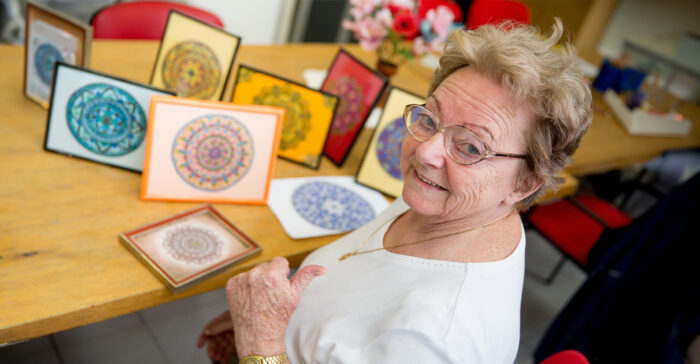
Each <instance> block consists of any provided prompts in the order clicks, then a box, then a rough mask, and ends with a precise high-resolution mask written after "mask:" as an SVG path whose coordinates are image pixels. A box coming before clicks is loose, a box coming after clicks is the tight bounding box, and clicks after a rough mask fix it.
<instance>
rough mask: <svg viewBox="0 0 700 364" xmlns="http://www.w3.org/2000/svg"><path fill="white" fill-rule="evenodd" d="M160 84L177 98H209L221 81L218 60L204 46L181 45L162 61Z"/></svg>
mask: <svg viewBox="0 0 700 364" xmlns="http://www.w3.org/2000/svg"><path fill="white" fill-rule="evenodd" d="M162 71H163V83H164V84H165V87H166V88H167V89H168V90H170V91H174V92H176V93H177V95H178V96H184V97H192V98H197V99H209V98H211V97H212V96H213V95H214V92H216V90H217V88H218V86H219V81H220V79H221V68H220V66H219V60H218V59H217V58H216V55H215V54H214V52H213V51H212V50H211V49H210V48H209V47H207V46H206V45H204V44H202V43H200V42H196V41H185V42H180V43H178V44H176V45H175V46H173V47H172V48H170V50H169V51H168V53H167V54H166V55H165V59H164V60H163V67H162Z"/></svg>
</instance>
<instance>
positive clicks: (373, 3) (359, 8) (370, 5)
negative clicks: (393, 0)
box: [350, 0, 382, 20]
mask: <svg viewBox="0 0 700 364" xmlns="http://www.w3.org/2000/svg"><path fill="white" fill-rule="evenodd" d="M381 2H382V0H350V5H351V6H352V8H351V9H350V14H352V16H353V17H355V19H357V20H360V19H362V18H364V17H365V16H367V15H369V14H370V13H371V12H373V11H374V9H375V8H376V7H377V6H379V5H380V4H381Z"/></svg>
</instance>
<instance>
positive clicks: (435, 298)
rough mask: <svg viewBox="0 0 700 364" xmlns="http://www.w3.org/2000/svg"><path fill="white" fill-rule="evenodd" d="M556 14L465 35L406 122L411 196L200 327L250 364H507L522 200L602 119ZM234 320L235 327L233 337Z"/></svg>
mask: <svg viewBox="0 0 700 364" xmlns="http://www.w3.org/2000/svg"><path fill="white" fill-rule="evenodd" d="M561 34H562V26H561V23H560V22H559V21H558V20H557V21H556V22H555V25H554V27H553V34H552V35H551V36H549V37H548V38H547V37H542V36H541V35H539V34H538V32H537V31H536V30H535V29H533V28H531V27H526V26H513V25H512V24H504V25H501V26H498V27H497V26H483V27H481V28H479V29H478V30H475V31H464V30H456V31H454V32H453V33H452V34H451V35H450V37H449V39H448V42H447V44H446V46H445V50H444V54H443V56H442V57H441V59H440V67H439V68H438V70H437V71H436V73H435V76H434V79H433V81H432V84H431V86H430V90H429V92H428V94H429V96H428V98H427V102H426V104H425V105H408V106H407V107H406V110H405V113H404V120H405V123H406V127H407V128H408V132H409V135H410V136H409V137H407V138H406V140H405V141H404V143H403V147H402V159H401V172H402V175H403V179H404V186H403V193H402V198H401V199H398V200H397V201H396V202H394V203H393V204H392V205H391V206H390V207H389V208H388V209H387V210H385V211H384V212H383V213H382V214H381V215H380V216H378V217H377V218H376V219H375V220H373V221H371V222H370V223H368V224H367V225H365V226H363V227H361V228H359V229H357V230H356V231H354V232H352V233H350V234H348V235H347V236H345V237H343V238H341V239H339V240H338V241H336V242H334V243H332V244H330V245H328V246H325V247H323V248H321V249H319V250H317V251H316V252H314V253H312V254H311V255H309V256H308V258H306V260H305V261H304V263H303V265H302V268H301V269H300V270H299V271H298V272H297V273H296V275H295V276H294V277H293V278H292V279H291V280H288V279H287V275H288V273H289V268H288V266H287V262H286V261H285V260H284V259H282V258H275V259H273V260H272V261H270V262H268V263H264V264H261V265H259V266H258V267H256V268H255V269H253V270H252V271H250V272H248V273H244V274H240V275H238V276H236V277H234V278H232V279H231V280H230V281H229V282H228V285H227V288H226V294H227V297H228V300H229V305H230V313H229V312H226V313H224V315H222V316H220V317H219V318H217V319H215V320H214V321H212V323H210V324H209V325H208V326H207V327H206V328H205V330H204V332H203V333H202V336H201V338H200V343H199V344H200V346H201V345H203V344H204V343H205V342H207V341H209V353H210V355H211V356H212V357H213V358H215V359H218V360H223V359H226V358H227V356H229V355H232V354H233V353H234V348H233V346H231V345H230V343H231V340H232V339H233V340H234V342H235V351H237V353H238V356H239V357H240V358H242V360H241V362H245V363H283V362H286V361H287V360H288V361H289V362H291V363H331V362H332V363H367V362H371V363H463V362H464V363H490V364H491V363H512V362H513V360H514V358H515V356H516V352H517V348H518V341H519V330H520V298H521V294H522V286H523V272H524V265H525V263H524V255H525V254H524V253H525V233H524V230H523V226H522V223H521V221H520V216H519V214H518V213H517V210H518V209H525V208H527V207H529V206H530V205H531V204H532V203H533V201H535V199H536V197H537V195H538V194H539V193H540V192H541V191H543V189H545V188H546V187H553V186H555V185H556V184H557V183H558V178H557V176H558V172H559V170H560V169H561V168H562V167H564V166H565V165H566V164H567V163H568V162H569V160H570V157H571V155H572V154H573V153H574V151H575V150H576V148H577V146H578V144H579V141H580V139H581V137H582V136H583V134H584V133H585V131H586V130H587V128H588V126H589V125H590V122H591V110H590V103H591V96H590V91H589V89H588V87H587V86H586V85H585V84H584V82H583V80H582V79H581V77H580V76H579V75H578V74H577V73H576V72H575V71H574V69H573V65H574V61H575V56H574V55H573V51H572V49H571V47H570V46H569V45H559V46H556V47H555V44H556V43H557V42H558V41H559V39H560V37H561ZM230 329H232V332H231V331H229V330H230Z"/></svg>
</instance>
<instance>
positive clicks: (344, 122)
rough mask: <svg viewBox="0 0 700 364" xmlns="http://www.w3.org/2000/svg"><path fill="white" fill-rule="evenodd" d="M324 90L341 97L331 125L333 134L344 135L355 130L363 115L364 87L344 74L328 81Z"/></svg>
mask: <svg viewBox="0 0 700 364" xmlns="http://www.w3.org/2000/svg"><path fill="white" fill-rule="evenodd" d="M324 91H327V92H330V93H332V94H334V95H337V96H338V97H339V98H340V103H339V104H338V109H337V111H336V113H335V117H334V118H333V124H332V125H331V134H333V135H334V136H343V135H345V134H347V133H348V132H350V131H351V130H353V128H354V127H355V124H356V123H357V122H358V121H359V120H360V118H361V117H362V112H363V110H364V104H363V100H364V96H365V95H364V94H363V93H362V87H361V86H360V84H358V83H357V81H355V80H354V79H352V78H350V77H347V76H342V77H338V78H336V79H334V80H332V81H331V82H329V83H328V87H326V88H325V90H324Z"/></svg>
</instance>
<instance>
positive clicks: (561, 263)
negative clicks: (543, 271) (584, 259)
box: [544, 254, 566, 285]
mask: <svg viewBox="0 0 700 364" xmlns="http://www.w3.org/2000/svg"><path fill="white" fill-rule="evenodd" d="M564 263H566V255H564V254H562V255H561V258H560V259H559V261H558V262H557V264H556V265H555V266H554V268H553V269H552V271H551V272H550V273H549V275H548V276H547V278H545V280H544V283H545V284H546V285H550V284H552V282H554V278H556V277H557V274H559V271H560V270H561V268H562V267H563V266H564Z"/></svg>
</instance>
